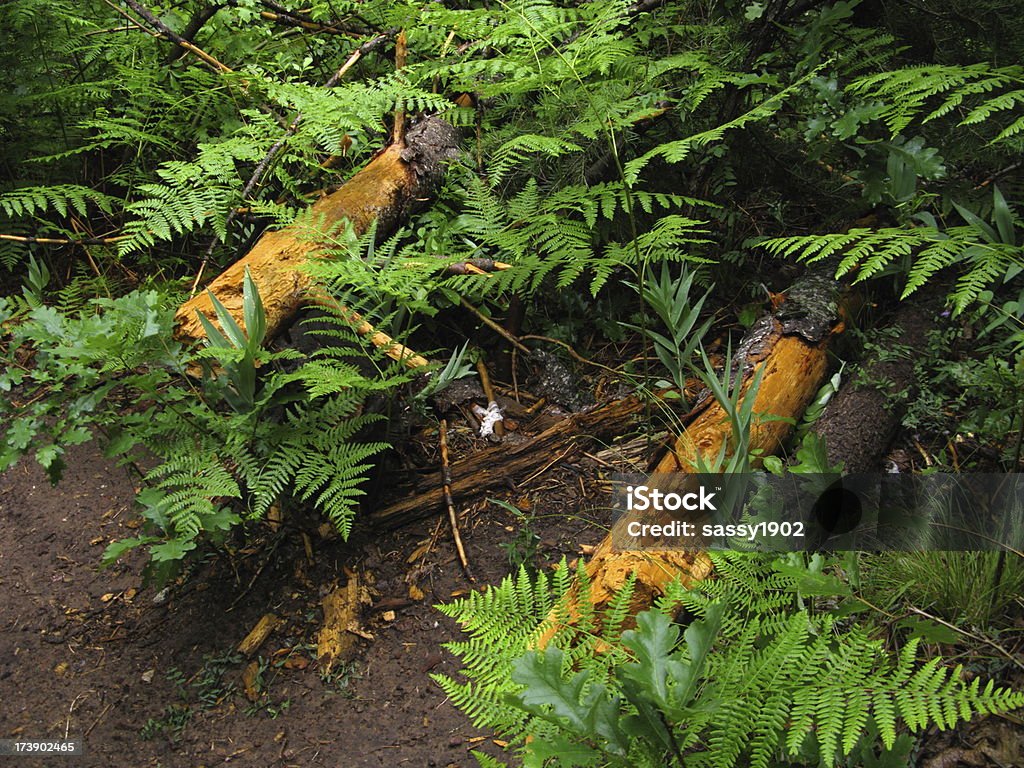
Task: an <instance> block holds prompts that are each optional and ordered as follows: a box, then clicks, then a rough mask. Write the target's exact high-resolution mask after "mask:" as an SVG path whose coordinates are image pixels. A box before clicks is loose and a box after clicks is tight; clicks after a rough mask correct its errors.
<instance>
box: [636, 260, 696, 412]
mask: <svg viewBox="0 0 1024 768" xmlns="http://www.w3.org/2000/svg"><path fill="white" fill-rule="evenodd" d="M693 278H694V274H693V273H692V272H688V271H687V270H685V269H684V270H683V271H682V273H681V274H680V275H679V277H678V278H675V279H673V278H672V275H671V273H670V272H669V268H668V264H667V263H665V262H662V266H661V274H660V275H659V276H658V277H657V279H655V280H650V281H648V283H647V284H646V285H643V286H640V287H638V286H636V285H633V284H630V283H627V285H629V286H630V287H631V288H633V289H634V290H636V291H637V292H638V293H639V294H640V297H641V298H642V299H643V301H644V303H645V304H646V305H647V306H648V307H650V308H651V309H653V310H654V312H655V314H656V315H657V316H658V318H659V319H660V320H661V322H662V323H663V324H664V326H665V327H666V328H667V329H668V333H669V335H668V336H665V335H664V334H661V333H659V332H657V331H655V330H653V329H651V328H647V327H645V326H637V325H631V324H627V323H623V325H625V327H627V328H632V329H633V330H635V331H640V332H641V333H643V334H644V335H645V336H647V338H649V339H650V340H651V341H652V342H654V352H655V354H656V355H657V356H658V360H659V362H661V364H662V366H663V367H664V368H665V370H666V371H668V372H669V375H670V376H671V377H672V383H673V384H674V385H675V387H676V389H675V391H676V392H677V393H678V396H679V397H683V396H684V395H683V393H684V391H685V390H686V374H687V373H688V372H689V371H690V369H691V366H692V360H693V356H694V353H695V352H696V351H697V348H698V347H699V346H700V344H701V339H702V338H703V337H704V334H706V333H707V331H708V328H710V327H711V319H710V318H709V319H707V320H705V321H704V322H703V323H701V324H700V325H698V324H697V321H698V319H699V318H700V311H701V309H702V308H703V306H704V302H705V300H706V299H707V298H708V296H709V295H710V293H711V290H710V289H709V290H708V291H707V292H706V293H705V294H704V295H703V296H701V297H700V298H699V299H697V301H696V302H691V301H690V290H691V287H692V285H693Z"/></svg>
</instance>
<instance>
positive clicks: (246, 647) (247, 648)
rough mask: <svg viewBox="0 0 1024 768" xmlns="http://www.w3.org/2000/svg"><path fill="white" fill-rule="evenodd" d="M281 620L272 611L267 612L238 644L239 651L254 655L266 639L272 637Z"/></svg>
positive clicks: (246, 654)
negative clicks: (271, 634)
mask: <svg viewBox="0 0 1024 768" xmlns="http://www.w3.org/2000/svg"><path fill="white" fill-rule="evenodd" d="M280 623H281V620H280V619H279V618H277V616H275V615H274V614H272V613H265V614H263V616H261V617H260V620H259V621H257V622H256V625H255V626H254V627H253V628H252V629H251V630H250V631H249V634H248V635H246V636H245V638H244V639H243V640H242V642H240V643H239V644H238V648H237V650H238V652H239V653H240V654H242V655H243V656H252V655H253V654H254V653H256V651H258V650H259V649H260V646H261V645H263V643H264V641H265V640H266V639H267V638H268V637H270V633H271V632H273V631H274V630H275V629H276V628H277V625H278V624H280Z"/></svg>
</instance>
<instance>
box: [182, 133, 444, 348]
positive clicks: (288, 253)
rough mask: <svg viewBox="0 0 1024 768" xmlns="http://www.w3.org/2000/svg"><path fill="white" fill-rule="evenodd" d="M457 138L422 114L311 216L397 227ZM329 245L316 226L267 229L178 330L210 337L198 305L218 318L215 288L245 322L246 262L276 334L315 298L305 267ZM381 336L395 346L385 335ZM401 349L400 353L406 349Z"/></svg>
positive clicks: (432, 186)
mask: <svg viewBox="0 0 1024 768" xmlns="http://www.w3.org/2000/svg"><path fill="white" fill-rule="evenodd" d="M457 146H458V132H457V131H456V129H455V128H453V127H452V126H451V125H449V124H448V123H446V122H444V121H443V120H441V119H440V118H436V117H430V118H426V119H424V120H421V121H420V122H419V123H417V124H416V125H414V126H412V127H410V128H409V130H408V131H407V132H406V134H405V140H404V142H402V143H395V144H392V145H390V146H389V147H387V148H386V149H384V150H382V151H381V152H380V153H378V154H377V156H376V157H374V158H373V159H372V160H371V161H370V162H369V164H368V165H367V166H366V167H365V168H363V169H362V170H361V171H359V172H358V173H357V174H356V175H355V176H353V177H352V178H351V179H349V180H348V181H347V182H346V183H345V184H343V185H342V187H341V188H340V189H338V190H337V191H336V192H333V193H332V194H330V195H327V196H325V197H324V198H322V199H321V200H319V201H317V202H316V203H315V204H314V205H313V206H312V208H311V210H310V220H312V221H313V222H315V224H316V226H317V227H322V228H323V229H330V228H331V227H334V226H336V225H337V224H338V223H339V222H341V221H345V220H347V221H348V222H350V223H351V225H352V227H353V229H354V230H355V231H356V232H357V233H359V234H362V233H364V232H366V231H367V230H368V229H369V228H370V226H371V225H372V224H373V223H374V222H376V223H377V233H378V235H379V236H385V235H388V234H390V233H391V232H393V231H394V230H395V229H396V228H397V227H398V226H399V225H400V224H401V223H402V222H403V221H405V220H406V219H407V218H408V216H409V214H410V213H412V212H413V210H414V209H415V208H416V207H418V206H419V205H421V204H422V203H423V201H424V200H427V199H429V198H430V197H431V196H432V195H433V194H434V191H435V190H436V188H437V186H438V184H439V183H440V181H441V178H442V176H443V174H444V169H445V165H446V163H447V162H448V161H449V160H451V159H452V158H454V157H455V155H456V152H457ZM322 247H323V244H322V243H321V242H319V241H318V239H317V237H316V235H315V233H312V234H311V233H309V232H308V226H303V225H301V224H292V225H291V226H288V227H285V228H284V229H281V230H279V231H276V232H266V233H265V234H264V235H263V236H262V237H261V238H260V239H259V241H258V242H257V243H256V245H255V246H254V247H253V249H252V250H251V251H249V253H248V254H246V255H245V256H244V257H243V258H241V259H240V260H239V261H237V262H235V263H234V264H233V265H231V266H230V267H228V268H227V269H226V270H225V271H224V272H223V273H221V275H220V276H219V277H217V278H216V279H215V280H214V281H213V282H212V283H210V285H209V286H208V291H203V292H202V293H200V294H198V295H196V296H194V297H193V298H191V299H189V300H188V301H186V302H185V303H184V304H182V305H181V307H180V308H179V309H178V312H177V314H176V315H175V332H174V335H175V338H177V339H178V340H179V341H183V342H186V343H187V342H196V341H198V340H199V339H202V338H204V337H205V335H206V333H205V331H204V330H203V326H202V324H201V323H200V321H199V318H198V316H197V313H198V312H201V313H203V314H204V315H205V316H206V317H208V318H209V319H210V320H211V322H214V323H216V313H215V312H214V309H213V304H212V302H211V301H210V296H209V294H210V293H212V294H213V295H214V296H216V297H217V299H218V300H219V301H220V302H221V303H222V304H223V305H224V306H225V307H226V308H227V310H228V311H229V312H230V313H231V315H232V317H234V318H235V320H236V321H237V322H238V323H239V325H242V326H243V327H244V322H243V313H242V286H243V281H244V279H245V270H246V268H248V270H249V272H250V274H251V275H252V278H253V280H254V281H255V283H256V285H257V287H258V289H259V293H260V298H261V299H262V301H263V306H264V309H265V311H266V319H267V336H268V338H269V337H272V336H274V335H275V334H276V333H277V332H278V331H280V330H281V329H282V327H283V326H284V325H285V324H286V323H287V321H288V320H289V319H290V318H291V317H292V316H293V315H294V314H295V313H296V312H297V311H298V309H299V308H300V307H301V306H302V305H303V304H305V303H307V302H308V301H310V300H311V298H312V297H310V295H309V288H310V284H311V281H310V278H309V276H308V275H307V274H306V272H305V271H304V270H302V269H301V267H302V265H303V264H304V263H306V262H307V261H309V260H310V259H312V258H315V257H316V255H317V253H318V251H320V250H321V248H322ZM353 320H354V321H355V323H356V324H357V325H359V324H360V323H361V318H357V317H354V318H353ZM360 332H361V333H363V334H364V335H366V334H370V333H375V332H376V331H375V329H373V328H372V327H371V326H370V325H369V324H368V323H364V324H362V327H361V328H360ZM377 341H380V339H378V340H377ZM375 343H376V342H375ZM381 343H382V344H385V348H386V349H389V350H390V349H391V347H390V346H389V345H388V344H387V343H386V342H383V341H382V342H381ZM394 352H395V354H401V351H400V350H394Z"/></svg>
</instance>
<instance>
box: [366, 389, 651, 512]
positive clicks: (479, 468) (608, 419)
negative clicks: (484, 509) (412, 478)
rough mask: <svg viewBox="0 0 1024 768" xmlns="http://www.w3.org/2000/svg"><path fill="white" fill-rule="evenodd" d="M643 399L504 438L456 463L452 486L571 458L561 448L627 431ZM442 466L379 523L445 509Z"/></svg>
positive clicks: (474, 484) (476, 484)
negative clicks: (527, 435) (522, 437)
mask: <svg viewBox="0 0 1024 768" xmlns="http://www.w3.org/2000/svg"><path fill="white" fill-rule="evenodd" d="M643 408H644V403H643V401H641V400H639V399H638V398H635V397H627V398H623V399H622V400H615V401H613V402H611V403H608V404H607V405H604V406H601V407H600V408H595V409H594V410H592V411H588V412H586V413H575V414H573V415H571V416H569V417H567V418H565V419H563V420H562V421H559V422H558V423H557V424H554V425H553V426H551V427H549V428H548V429H546V430H544V431H543V432H541V433H540V434H539V435H536V436H535V437H531V438H528V439H527V440H525V441H524V442H521V443H518V444H512V443H509V442H504V443H499V444H498V445H494V446H492V447H490V448H486V449H484V450H482V451H479V452H477V453H475V454H473V455H472V456H470V457H469V458H466V459H463V460H462V461H456V462H454V463H453V464H452V465H451V479H452V482H451V492H452V495H453V496H455V497H458V496H466V495H469V494H478V493H480V492H482V491H485V490H487V489H488V488H496V487H498V486H501V485H507V484H508V483H509V482H511V481H513V480H514V479H516V478H522V477H524V476H526V474H527V473H529V472H533V471H535V470H537V469H540V468H541V467H543V466H544V465H545V464H547V463H550V462H553V461H557V460H559V459H560V458H561V459H564V458H567V456H568V454H565V455H561V454H560V452H561V451H564V450H565V449H566V448H568V449H569V452H570V453H571V452H573V451H575V450H579V449H581V448H583V447H584V445H585V444H586V443H587V442H589V441H592V440H594V439H599V438H602V437H607V436H608V435H611V434H615V433H618V434H621V433H622V432H625V431H626V430H627V429H628V428H629V422H630V419H631V417H632V416H634V415H635V414H637V413H639V412H640V411H642V410H643ZM440 473H441V471H440V469H438V470H437V471H435V472H431V473H430V475H429V476H427V477H426V478H425V479H424V481H423V482H421V483H420V484H418V485H417V487H414V488H411V489H409V490H408V492H406V493H404V494H403V498H402V499H401V500H399V501H397V502H395V503H393V504H390V505H388V506H386V507H382V508H380V509H377V510H374V511H373V512H371V513H370V514H369V515H368V520H369V523H370V524H371V525H373V526H376V527H383V528H395V527H398V526H400V525H403V524H405V523H408V522H411V521H413V520H417V519H419V518H423V517H428V516H430V515H434V514H437V513H439V512H440V511H441V510H442V509H443V508H444V491H443V489H442V487H441V481H440Z"/></svg>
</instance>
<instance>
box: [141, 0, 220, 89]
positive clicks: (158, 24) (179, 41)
mask: <svg viewBox="0 0 1024 768" xmlns="http://www.w3.org/2000/svg"><path fill="white" fill-rule="evenodd" d="M124 2H125V5H127V6H128V7H129V8H131V9H132V10H133V11H135V12H136V13H137V14H138V15H139V16H141V17H142V18H143V19H144V20H145V21H146V23H147V24H149V26H150V27H151V28H153V29H155V30H156V31H158V32H159V33H160V34H161V35H162V36H163V37H165V38H167V39H168V40H170V41H171V42H172V43H175V44H176V45H178V46H180V47H182V48H184V49H185V50H186V51H188V52H189V53H191V54H193V55H195V56H198V57H199V58H200V59H202V60H203V61H205V62H206V63H207V64H208V65H210V67H212V68H213V69H214V70H216V71H217V72H222V73H225V72H233V71H234V70H232V69H231V67H229V66H228V65H227V64H223V63H221V62H220V61H218V60H217V59H215V58H214V57H213V56H211V55H210V54H208V53H207V52H206V51H204V50H202V49H201V48H199V47H197V46H195V45H193V44H192V43H190V42H189V41H188V40H186V39H185V38H184V37H182V36H181V35H179V34H178V33H177V32H175V31H174V30H173V29H171V28H170V27H168V26H167V25H166V24H164V23H163V22H162V21H161V20H160V19H158V18H157V17H156V16H154V15H153V14H152V13H151V12H150V11H149V10H148V9H147V8H146V7H145V6H144V5H142V4H141V3H139V2H138V1H137V0H124Z"/></svg>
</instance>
